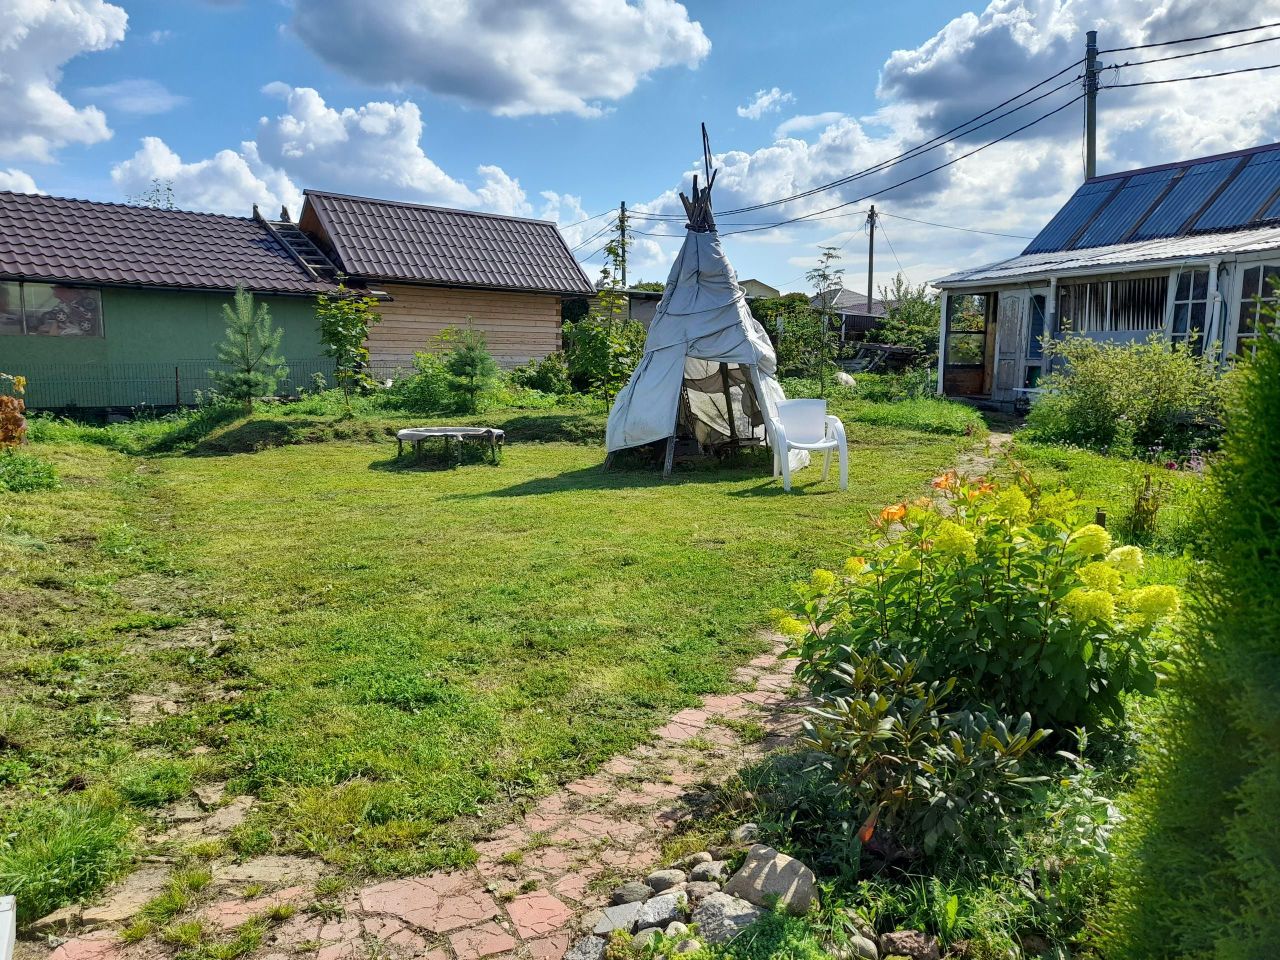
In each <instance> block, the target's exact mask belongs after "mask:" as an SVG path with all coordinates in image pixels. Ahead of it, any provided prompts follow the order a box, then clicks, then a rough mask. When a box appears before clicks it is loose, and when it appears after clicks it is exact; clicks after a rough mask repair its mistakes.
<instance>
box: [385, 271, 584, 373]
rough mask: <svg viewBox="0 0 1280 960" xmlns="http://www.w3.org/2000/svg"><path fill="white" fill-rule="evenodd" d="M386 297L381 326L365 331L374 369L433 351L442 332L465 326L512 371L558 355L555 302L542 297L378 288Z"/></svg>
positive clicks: (395, 286)
mask: <svg viewBox="0 0 1280 960" xmlns="http://www.w3.org/2000/svg"><path fill="white" fill-rule="evenodd" d="M377 286H378V289H380V290H385V291H386V292H387V293H388V294H390V295H391V297H392V300H391V301H390V302H384V303H380V304H379V305H378V312H379V313H380V314H381V315H382V322H381V323H379V324H378V325H377V326H375V327H373V328H371V329H370V331H369V339H368V341H367V344H368V347H369V359H370V362H371V363H373V364H374V365H391V364H404V365H405V366H408V364H409V363H411V362H412V360H413V355H414V354H415V353H418V352H420V351H426V352H430V351H434V350H438V349H439V347H440V345H439V343H438V340H437V338H438V337H439V336H440V333H441V332H442V331H443V330H444V329H445V328H446V327H465V326H466V325H467V323H468V322H470V323H471V324H472V325H473V326H474V328H475V329H476V330H478V331H480V332H481V333H483V334H484V335H485V340H486V342H487V343H488V345H489V351H490V352H491V353H492V354H493V357H494V359H495V360H497V361H498V363H499V364H501V365H502V366H504V367H514V366H517V365H519V364H521V363H524V362H526V361H528V360H531V359H537V358H541V357H545V356H546V355H547V354H549V353H554V352H555V351H556V350H559V349H560V298H559V297H558V296H556V295H555V294H548V293H515V292H508V291H497V290H461V289H451V288H444V287H424V286H413V285H409V284H387V283H379V284H378V285H377Z"/></svg>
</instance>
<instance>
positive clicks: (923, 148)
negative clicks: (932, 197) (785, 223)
mask: <svg viewBox="0 0 1280 960" xmlns="http://www.w3.org/2000/svg"><path fill="white" fill-rule="evenodd" d="M1081 62H1082V61H1081V60H1077V61H1075V62H1074V63H1070V64H1068V65H1067V66H1065V67H1063V68H1062V69H1061V70H1059V71H1058V72H1057V73H1055V74H1053V75H1052V76H1049V77H1046V78H1045V79H1043V80H1041V81H1040V82H1039V83H1036V84H1033V85H1032V86H1030V87H1028V88H1027V89H1026V90H1023V91H1022V92H1021V93H1018V94H1015V95H1014V96H1012V97H1010V98H1008V99H1007V100H1004V101H1002V102H1001V103H998V104H996V105H995V106H994V107H991V108H990V109H989V110H986V111H984V112H982V113H980V114H978V115H977V116H976V117H971V118H969V119H968V120H966V121H964V122H963V123H960V124H957V125H956V126H954V127H952V128H951V129H950V130H946V131H943V132H942V133H940V134H938V135H937V136H935V137H934V138H933V139H931V140H926V141H925V142H924V143H921V144H917V145H916V146H914V147H912V148H911V149H909V150H906V151H904V152H902V153H900V154H898V155H897V156H896V157H890V158H889V159H888V160H883V161H881V162H880V163H876V164H872V165H871V166H870V167H867V168H865V169H863V170H859V171H856V172H854V173H851V174H849V175H848V176H845V177H841V178H840V179H838V180H832V181H831V182H830V183H824V184H820V185H818V186H816V187H812V188H810V189H808V190H804V191H802V192H800V193H796V194H793V195H791V196H789V197H782V198H781V199H778V200H769V201H766V202H764V203H757V204H752V205H751V206H746V207H738V208H736V209H733V210H724V211H721V212H720V213H719V214H718V215H719V216H721V217H731V216H734V215H735V214H739V213H750V212H752V211H753V210H762V209H764V208H765V207H773V206H777V205H778V204H782V203H790V202H791V201H792V200H801V199H804V198H805V197H810V196H813V195H814V194H815V193H821V192H823V191H825V190H830V189H831V188H833V187H839V186H843V185H845V184H847V183H852V182H853V181H854V180H859V179H862V178H863V177H867V176H870V175H872V174H874V173H880V172H881V171H883V170H887V169H889V168H890V167H892V166H896V165H897V164H899V163H901V162H904V161H906V160H911V159H915V158H916V157H918V156H922V155H923V154H925V153H929V152H930V151H933V150H936V149H938V147H942V146H946V145H947V144H948V143H953V142H954V141H956V140H959V139H960V137H961V136H967V135H968V134H971V133H974V132H976V131H978V130H981V129H982V128H983V127H985V126H988V125H990V124H992V123H995V122H996V121H997V120H1002V119H1004V118H1005V117H1007V116H1010V115H1011V114H1014V113H1016V112H1018V111H1019V110H1021V109H1023V108H1024V107H1029V106H1031V104H1033V103H1037V102H1038V101H1040V100H1043V99H1045V98H1046V97H1049V96H1052V95H1053V94H1055V93H1057V92H1058V91H1059V90H1062V89H1063V88H1064V87H1069V86H1070V85H1071V84H1073V83H1075V82H1076V81H1077V80H1079V79H1080V77H1078V76H1077V77H1072V78H1071V79H1070V80H1067V81H1065V82H1063V83H1060V84H1059V85H1058V86H1056V87H1054V88H1053V89H1051V90H1046V91H1045V92H1044V93H1042V94H1040V95H1039V96H1036V97H1033V98H1032V99H1030V100H1028V101H1027V102H1026V103H1021V104H1019V105H1018V106H1016V107H1014V108H1012V109H1011V110H1006V111H1005V112H1004V113H1001V114H998V115H997V116H994V117H991V118H990V119H989V120H986V121H984V122H982V123H980V124H978V125H977V126H976V127H975V126H971V124H973V123H974V122H975V121H977V120H981V119H982V118H983V117H985V116H987V115H988V114H991V113H994V112H995V111H997V110H999V109H1000V108H1001V107H1004V106H1007V105H1008V104H1010V103H1013V101H1015V100H1018V99H1020V98H1022V97H1024V96H1026V95H1027V94H1028V93H1030V92H1031V91H1032V90H1035V89H1037V88H1039V87H1042V86H1044V85H1045V84H1046V83H1049V82H1050V81H1053V80H1056V79H1057V78H1058V77H1060V76H1062V75H1063V74H1064V73H1066V72H1067V71H1069V70H1072V69H1074V68H1075V67H1077V66H1079V65H1080V63H1081ZM966 127H968V128H969V129H964V128H966ZM961 130H963V132H962V133H959V134H957V135H956V136H951V134H954V133H956V131H961Z"/></svg>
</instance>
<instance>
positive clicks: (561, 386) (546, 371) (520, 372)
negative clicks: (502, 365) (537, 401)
mask: <svg viewBox="0 0 1280 960" xmlns="http://www.w3.org/2000/svg"><path fill="white" fill-rule="evenodd" d="M511 382H512V383H514V384H515V385H516V386H518V387H526V388H528V389H530V390H537V391H538V392H539V393H550V394H555V395H563V394H567V393H569V392H570V391H571V390H572V389H573V384H572V383H571V382H570V380H569V363H568V361H567V360H566V359H565V356H564V353H563V352H561V351H559V350H557V351H556V352H555V353H549V354H547V355H546V356H545V357H543V358H542V359H541V360H530V361H529V362H528V363H526V364H522V365H521V366H518V367H516V368H515V369H514V370H512V371H511Z"/></svg>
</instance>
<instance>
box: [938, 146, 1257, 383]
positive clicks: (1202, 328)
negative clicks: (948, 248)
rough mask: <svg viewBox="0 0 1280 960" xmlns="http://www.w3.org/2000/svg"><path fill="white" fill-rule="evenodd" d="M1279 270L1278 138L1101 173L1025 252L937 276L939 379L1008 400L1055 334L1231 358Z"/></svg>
mask: <svg viewBox="0 0 1280 960" xmlns="http://www.w3.org/2000/svg"><path fill="white" fill-rule="evenodd" d="M1275 278H1280V144H1270V145H1267V146H1261V147H1255V148H1253V149H1250V150H1239V151H1236V152H1233V153H1224V154H1218V155H1215V156H1210V157H1201V158H1198V159H1195V160H1186V161H1182V162H1179V163H1169V164H1163V165H1160V166H1155V167H1144V168H1142V169H1139V170H1128V171H1124V172H1121V173H1112V174H1107V175H1105V176H1099V177H1093V178H1092V179H1089V180H1087V181H1085V183H1084V184H1083V185H1082V186H1081V187H1080V188H1079V189H1078V190H1076V192H1075V193H1074V194H1073V195H1072V197H1071V199H1070V200H1068V201H1067V203H1066V205H1065V206H1063V208H1062V209H1061V210H1059V211H1058V213H1057V214H1056V215H1055V216H1054V217H1053V219H1052V220H1050V221H1049V223H1048V224H1047V225H1046V226H1045V227H1044V229H1043V230H1041V231H1040V233H1039V234H1037V235H1036V237H1035V239H1034V240H1032V241H1031V243H1029V244H1028V245H1027V247H1026V249H1025V250H1023V252H1022V254H1021V255H1020V256H1017V257H1014V258H1012V259H1010V260H1004V261H1001V262H999V263H992V264H988V265H987V266H983V267H975V268H973V269H970V270H962V271H959V272H957V273H953V274H950V275H949V276H946V277H943V278H942V279H940V280H936V281H934V283H935V285H936V286H938V287H939V288H941V290H942V330H941V333H942V342H943V344H944V345H945V354H944V362H943V364H942V365H941V369H940V371H939V381H938V390H939V392H941V393H946V394H947V395H950V396H963V397H972V398H975V399H979V400H986V401H991V402H993V403H995V404H998V405H1001V406H1010V405H1012V404H1014V403H1015V402H1016V401H1017V400H1018V399H1019V398H1021V397H1025V395H1026V393H1027V392H1028V391H1030V390H1034V389H1035V386H1036V384H1037V382H1038V381H1039V378H1040V376H1041V375H1042V373H1043V372H1044V366H1045V360H1044V343H1045V340H1046V339H1057V338H1061V337H1062V336H1063V335H1064V334H1065V333H1067V332H1071V333H1073V334H1080V335H1083V336H1086V337H1090V338H1094V339H1098V340H1109V341H1121V342H1124V341H1133V340H1142V339H1146V338H1148V337H1150V336H1151V335H1152V334H1158V335H1160V336H1161V337H1164V338H1165V339H1167V340H1171V341H1182V342H1188V343H1190V344H1191V345H1192V348H1193V349H1195V350H1196V351H1203V350H1205V349H1210V350H1212V351H1213V352H1214V355H1215V357H1218V358H1226V357H1230V356H1232V355H1234V354H1238V353H1241V352H1243V351H1245V350H1247V349H1248V348H1249V343H1250V341H1252V340H1253V339H1254V338H1255V337H1256V336H1257V335H1258V320H1259V312H1258V311H1259V305H1258V302H1257V300H1256V299H1255V298H1256V297H1259V296H1260V297H1261V298H1262V299H1263V301H1264V302H1270V303H1275V302H1276V299H1277V298H1276V296H1275V293H1274V290H1273V288H1272V286H1271V282H1272V280H1273V279H1275Z"/></svg>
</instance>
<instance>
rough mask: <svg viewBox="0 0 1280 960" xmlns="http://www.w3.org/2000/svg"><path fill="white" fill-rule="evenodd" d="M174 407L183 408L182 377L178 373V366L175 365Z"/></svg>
mask: <svg viewBox="0 0 1280 960" xmlns="http://www.w3.org/2000/svg"><path fill="white" fill-rule="evenodd" d="M173 405H174V406H175V407H180V406H182V376H181V375H180V374H179V373H178V365H177V364H176V363H175V364H174V365H173Z"/></svg>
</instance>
